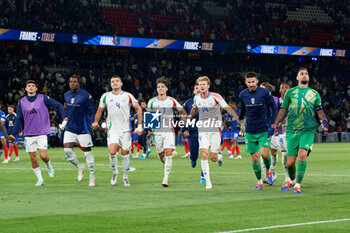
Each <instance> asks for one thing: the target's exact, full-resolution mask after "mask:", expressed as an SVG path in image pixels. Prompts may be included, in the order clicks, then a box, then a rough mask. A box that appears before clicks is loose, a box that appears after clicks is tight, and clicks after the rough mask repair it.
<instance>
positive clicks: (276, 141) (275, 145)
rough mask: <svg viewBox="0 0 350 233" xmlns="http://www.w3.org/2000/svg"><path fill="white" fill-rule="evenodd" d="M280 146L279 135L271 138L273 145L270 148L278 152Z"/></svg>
mask: <svg viewBox="0 0 350 233" xmlns="http://www.w3.org/2000/svg"><path fill="white" fill-rule="evenodd" d="M279 144H280V136H279V135H277V136H276V135H272V137H271V144H270V148H271V149H274V150H277V149H278V147H279Z"/></svg>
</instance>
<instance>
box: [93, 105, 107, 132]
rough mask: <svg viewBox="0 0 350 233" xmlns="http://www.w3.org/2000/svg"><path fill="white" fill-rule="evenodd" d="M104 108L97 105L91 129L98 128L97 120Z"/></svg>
mask: <svg viewBox="0 0 350 233" xmlns="http://www.w3.org/2000/svg"><path fill="white" fill-rule="evenodd" d="M104 110H105V108H101V107H98V109H97V111H96V114H95V120H94V122H93V123H92V124H91V128H92V129H93V130H96V129H98V127H99V124H98V122H99V120H100V119H101V115H102V113H103V111H104Z"/></svg>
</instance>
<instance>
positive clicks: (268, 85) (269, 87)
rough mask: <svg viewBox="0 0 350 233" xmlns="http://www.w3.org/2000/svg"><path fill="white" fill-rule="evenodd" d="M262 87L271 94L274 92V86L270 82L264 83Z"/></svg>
mask: <svg viewBox="0 0 350 233" xmlns="http://www.w3.org/2000/svg"><path fill="white" fill-rule="evenodd" d="M260 85H263V86H265V87H266V89H267V90H269V92H272V85H271V84H270V83H269V82H262V83H261V84H260Z"/></svg>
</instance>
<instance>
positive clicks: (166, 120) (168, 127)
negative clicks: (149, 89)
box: [147, 96, 183, 134]
mask: <svg viewBox="0 0 350 233" xmlns="http://www.w3.org/2000/svg"><path fill="white" fill-rule="evenodd" d="M147 108H148V110H149V111H159V113H160V114H161V121H162V122H161V128H160V129H154V131H153V133H155V134H157V133H167V132H174V130H173V126H172V124H171V120H173V118H174V110H173V109H174V108H175V109H177V110H178V111H181V110H182V109H183V107H182V106H181V104H179V102H178V101H177V100H176V99H174V98H172V97H170V96H167V97H166V98H165V100H163V101H162V100H160V99H159V98H158V97H154V98H152V99H150V100H149V101H148V104H147Z"/></svg>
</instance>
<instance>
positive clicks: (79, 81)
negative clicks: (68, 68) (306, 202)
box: [69, 74, 83, 86]
mask: <svg viewBox="0 0 350 233" xmlns="http://www.w3.org/2000/svg"><path fill="white" fill-rule="evenodd" d="M71 78H76V79H77V80H78V83H79V85H80V86H82V85H83V80H82V79H81V77H80V75H77V74H73V75H72V76H70V78H69V79H71Z"/></svg>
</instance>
